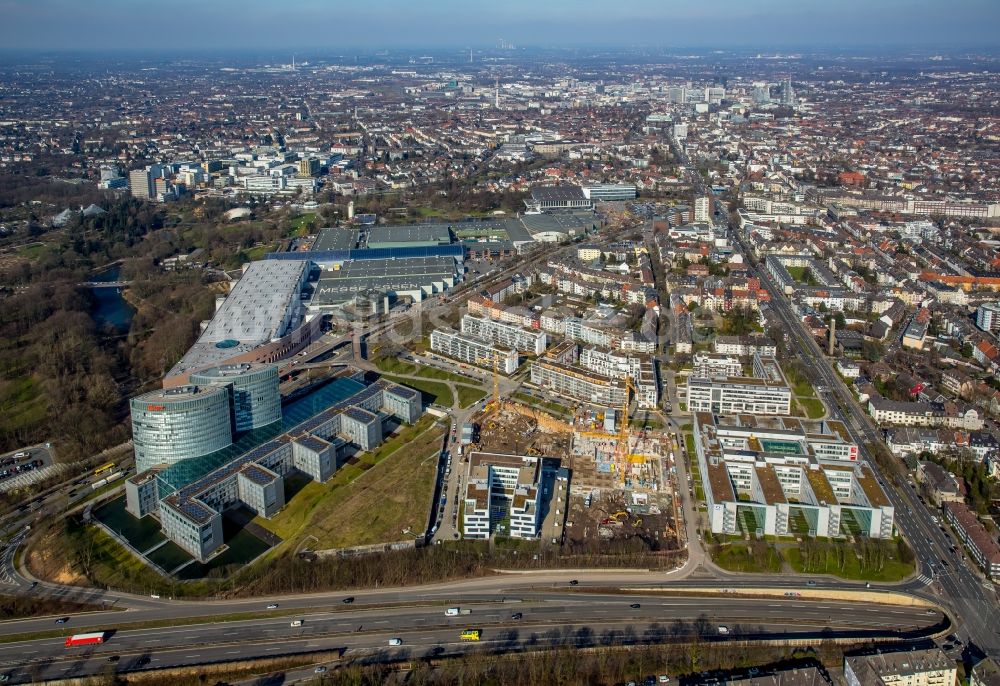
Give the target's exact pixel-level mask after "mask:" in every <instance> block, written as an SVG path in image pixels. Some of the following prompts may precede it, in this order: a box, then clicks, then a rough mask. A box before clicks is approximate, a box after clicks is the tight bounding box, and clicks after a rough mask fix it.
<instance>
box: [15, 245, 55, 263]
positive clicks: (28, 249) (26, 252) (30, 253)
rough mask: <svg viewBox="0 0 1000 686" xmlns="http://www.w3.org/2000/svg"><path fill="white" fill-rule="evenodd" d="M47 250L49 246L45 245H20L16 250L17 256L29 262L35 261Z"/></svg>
mask: <svg viewBox="0 0 1000 686" xmlns="http://www.w3.org/2000/svg"><path fill="white" fill-rule="evenodd" d="M48 249H49V246H48V245H47V244H45V243H32V244H31V245H22V246H21V247H19V248H18V249H17V254H18V255H19V256H21V257H27V258H28V259H29V260H35V259H38V258H39V257H41V256H42V255H43V254H45V252H46V251H47V250H48Z"/></svg>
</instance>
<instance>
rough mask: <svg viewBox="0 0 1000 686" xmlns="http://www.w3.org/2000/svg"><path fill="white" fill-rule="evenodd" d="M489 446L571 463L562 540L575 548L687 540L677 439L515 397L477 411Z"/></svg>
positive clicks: (655, 547) (634, 547)
mask: <svg viewBox="0 0 1000 686" xmlns="http://www.w3.org/2000/svg"><path fill="white" fill-rule="evenodd" d="M474 421H475V422H476V423H477V424H478V427H479V431H478V440H477V442H476V444H474V445H472V446H470V448H471V449H472V450H478V451H482V452H492V453H502V454H515V455H544V456H546V457H553V458H559V460H560V461H561V463H562V466H563V467H566V468H568V469H569V470H570V473H571V477H570V496H569V501H568V506H567V519H566V526H565V529H564V532H565V533H564V540H563V544H564V545H566V546H567V547H568V548H569V549H570V550H574V551H579V552H585V551H595V550H598V549H602V550H609V549H627V550H630V551H639V550H644V551H646V552H652V553H660V552H663V553H666V552H670V551H677V550H680V549H681V548H682V547H683V542H682V541H681V540H680V539H679V538H678V533H677V531H678V529H681V531H683V526H680V527H678V524H677V522H678V521H679V518H680V517H681V516H682V515H681V512H680V505H679V503H678V502H676V499H675V489H674V486H675V484H674V479H673V475H674V473H675V472H674V469H673V458H674V456H673V454H672V450H671V446H672V442H671V441H670V439H669V437H668V436H667V435H666V434H660V433H658V432H650V431H645V430H642V431H640V430H629V431H628V432H627V439H628V447H627V450H626V449H623V448H622V447H621V446H622V444H621V442H620V439H621V434H620V433H619V434H611V433H607V432H604V431H600V430H597V428H596V427H595V426H594V425H593V424H592V423H587V422H586V421H585V420H584V418H583V417H577V418H575V419H574V420H573V423H572V424H571V423H568V422H565V421H562V420H560V419H556V418H555V417H552V416H551V415H549V414H547V413H545V412H543V411H541V410H538V409H535V408H531V407H527V406H524V405H520V404H518V403H515V402H509V401H508V402H505V403H504V404H503V407H502V408H501V409H499V410H494V411H491V412H489V413H487V414H483V415H480V416H479V417H476V418H475V419H474Z"/></svg>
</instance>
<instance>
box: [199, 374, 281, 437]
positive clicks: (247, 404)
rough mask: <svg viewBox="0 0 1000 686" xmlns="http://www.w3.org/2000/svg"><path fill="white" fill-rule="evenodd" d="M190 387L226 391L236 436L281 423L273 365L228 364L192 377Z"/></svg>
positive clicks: (279, 394)
mask: <svg viewBox="0 0 1000 686" xmlns="http://www.w3.org/2000/svg"><path fill="white" fill-rule="evenodd" d="M191 383H193V384H204V385H212V386H225V387H226V388H228V389H229V394H230V398H231V403H232V406H231V410H232V420H233V430H234V431H235V432H236V433H237V434H241V433H243V432H245V431H250V430H252V429H257V428H260V427H262V426H267V425H268V424H272V423H274V422H276V421H279V420H280V419H281V392H280V391H279V390H278V367H277V366H275V365H271V364H269V365H251V364H229V365H223V366H220V367H212V368H211V369H205V370H203V371H200V372H197V373H196V374H192V375H191Z"/></svg>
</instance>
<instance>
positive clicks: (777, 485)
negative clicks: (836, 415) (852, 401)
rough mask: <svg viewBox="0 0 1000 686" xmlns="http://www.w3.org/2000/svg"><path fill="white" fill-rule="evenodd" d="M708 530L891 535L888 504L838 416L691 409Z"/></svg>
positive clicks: (888, 536) (876, 536)
mask: <svg viewBox="0 0 1000 686" xmlns="http://www.w3.org/2000/svg"><path fill="white" fill-rule="evenodd" d="M694 420H695V421H694V427H695V432H694V436H695V441H694V442H695V451H696V453H697V457H698V465H699V471H700V473H701V477H702V484H703V487H704V491H705V499H706V501H707V504H708V513H709V520H710V522H711V527H712V531H713V532H714V533H726V534H738V533H739V532H740V530H741V529H742V530H743V533H747V534H754V533H759V534H765V535H777V536H787V535H804V534H808V535H810V536H834V537H835V536H842V535H846V534H848V533H851V532H852V531H856V530H857V529H860V530H861V531H863V532H864V534H865V535H867V536H870V537H872V538H890V537H891V536H892V532H893V518H894V510H893V507H892V504H891V503H890V502H889V500H888V498H887V497H886V495H885V493H884V492H883V491H882V489H881V487H880V486H879V484H878V481H877V480H876V478H875V475H874V474H873V473H872V471H871V469H869V468H868V466H867V465H865V464H863V463H861V462H859V461H858V446H857V445H856V444H855V443H854V442H853V441H852V440H851V438H850V434H849V433H848V431H847V428H846V427H845V426H844V425H843V423H841V422H839V421H808V420H801V419H794V418H790V417H761V416H753V415H749V414H744V415H738V416H729V417H716V416H715V415H712V414H711V413H708V412H697V413H695V415H694Z"/></svg>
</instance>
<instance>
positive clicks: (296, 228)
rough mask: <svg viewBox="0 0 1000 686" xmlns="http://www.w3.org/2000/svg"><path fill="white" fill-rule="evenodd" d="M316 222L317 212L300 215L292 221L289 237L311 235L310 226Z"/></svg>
mask: <svg viewBox="0 0 1000 686" xmlns="http://www.w3.org/2000/svg"><path fill="white" fill-rule="evenodd" d="M315 220H316V213H315V212H306V213H305V214H300V215H299V216H297V217H296V218H295V219H293V220H292V221H291V224H290V225H289V227H288V235H289V236H305V235H307V234H308V233H309V229H308V226H307V225H308V224H309V223H310V222H313V221H315Z"/></svg>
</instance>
